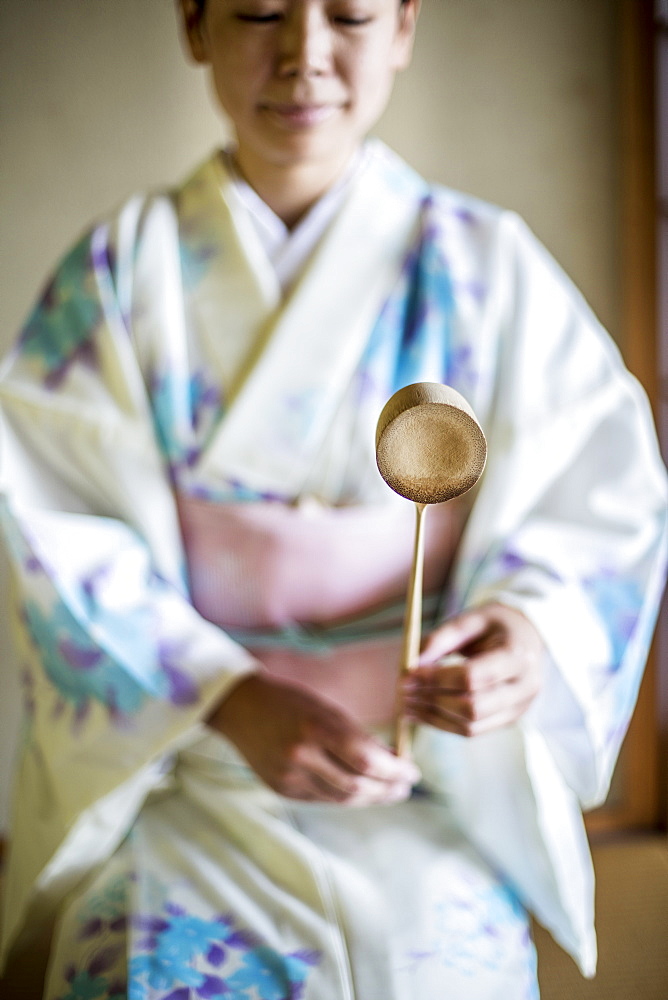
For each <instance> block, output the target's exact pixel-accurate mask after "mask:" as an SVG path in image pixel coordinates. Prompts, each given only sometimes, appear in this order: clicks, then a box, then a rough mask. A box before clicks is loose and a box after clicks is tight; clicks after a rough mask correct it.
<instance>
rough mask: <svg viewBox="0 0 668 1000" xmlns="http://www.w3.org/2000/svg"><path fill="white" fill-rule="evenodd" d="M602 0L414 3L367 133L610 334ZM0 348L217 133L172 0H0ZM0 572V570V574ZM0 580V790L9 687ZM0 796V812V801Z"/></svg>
mask: <svg viewBox="0 0 668 1000" xmlns="http://www.w3.org/2000/svg"><path fill="white" fill-rule="evenodd" d="M615 10H616V3H615V0H423V13H422V23H421V26H420V34H419V40H418V45H417V50H416V56H415V61H414V66H413V68H412V69H411V71H410V72H409V73H408V74H406V75H405V76H404V77H403V78H402V79H401V80H400V81H399V85H398V87H397V91H396V93H395V100H394V102H393V105H392V108H391V110H390V111H389V112H388V113H387V114H386V116H385V118H384V120H383V122H382V123H381V126H380V128H379V130H378V131H379V134H380V135H381V136H382V137H383V138H385V139H387V140H388V141H389V142H390V143H391V144H392V145H394V146H395V148H396V149H398V150H399V152H401V153H402V154H403V155H404V156H405V157H406V158H407V159H409V160H410V161H411V162H412V163H414V164H415V165H416V166H417V167H418V168H419V169H420V170H422V171H423V172H424V173H425V174H427V175H428V176H429V177H432V178H433V179H436V180H439V181H442V182H444V183H447V184H450V185H453V186H456V187H459V188H462V189H464V190H467V191H470V192H472V193H474V194H477V195H480V196H482V197H484V198H487V199H489V200H492V201H495V202H498V203H500V204H504V205H508V206H510V207H512V208H515V209H517V210H519V211H520V212H521V213H522V214H523V215H524V216H525V217H526V218H527V220H528V221H529V223H530V224H531V225H532V226H533V227H534V229H535V230H536V232H537V233H538V235H539V236H540V238H541V239H542V240H543V241H544V242H545V243H546V244H547V246H548V248H549V249H550V250H551V251H552V252H553V253H554V254H555V255H556V256H557V258H558V259H559V260H560V261H561V263H562V265H563V266H564V267H565V268H566V270H567V271H568V272H569V273H570V274H571V276H572V277H573V278H575V280H576V281H577V282H578V284H579V285H580V286H581V288H582V289H583V291H584V292H585V295H586V296H587V297H588V299H589V300H590V302H591V304H592V305H593V306H594V308H595V309H596V311H597V312H598V313H599V315H600V316H601V318H602V319H603V321H604V322H605V323H606V324H608V325H609V326H610V327H611V329H612V330H613V332H616V330H617V326H616V307H617V301H616V288H617V275H616V254H617V250H616V240H615V231H616V221H617V220H616V169H615V143H616V104H615V17H614V15H615ZM0 46H1V49H0V137H1V138H0V178H1V179H0V227H1V228H0V240H1V246H2V258H1V259H2V267H1V268H0V320H1V322H0V349H3V350H4V348H5V347H6V346H7V345H8V344H9V342H10V340H11V339H12V337H13V336H14V334H15V331H16V329H17V327H18V325H19V323H20V322H21V320H22V319H23V317H24V316H25V314H26V312H27V310H28V308H29V306H30V304H31V302H32V300H33V299H34V297H35V295H36V293H37V291H38V289H39V286H40V285H41V284H42V282H43V281H44V279H45V277H46V275H47V273H48V270H49V268H50V267H51V265H52V264H53V263H54V261H55V260H56V258H57V257H58V256H59V254H61V253H62V252H63V250H65V249H66V248H67V246H68V245H69V244H70V243H71V242H72V241H73V240H74V238H75V237H76V236H77V235H78V233H79V232H80V231H81V230H82V229H83V227H84V226H85V225H86V224H87V223H88V222H90V221H91V220H92V219H93V218H94V217H95V216H96V215H99V214H100V213H102V212H104V211H105V210H106V209H108V208H110V207H112V206H114V205H115V204H117V203H118V202H119V201H120V200H122V199H123V198H124V197H125V196H126V195H128V194H129V193H130V192H132V191H133V190H136V189H137V188H141V187H144V186H146V185H152V184H160V183H164V182H170V181H172V180H174V179H176V178H178V177H179V176H180V175H181V174H182V173H183V172H184V171H185V170H187V169H188V168H189V166H190V165H191V164H193V163H194V162H196V161H197V159H198V158H199V157H201V156H203V155H205V154H206V152H207V151H208V149H209V148H210V147H211V146H212V145H213V144H214V143H217V142H219V141H220V137H221V135H223V134H224V130H223V127H222V126H221V124H220V122H219V119H218V118H217V116H216V114H215V113H214V112H213V110H212V107H211V104H210V102H209V99H208V89H207V87H206V85H205V82H204V80H203V78H202V74H201V72H200V71H199V70H198V69H196V68H194V67H191V66H188V65H186V63H185V61H184V59H183V57H182V54H181V51H180V46H179V41H178V37H177V32H176V29H175V20H174V9H173V3H172V0H0ZM0 576H1V573H0ZM3 595H4V590H3V589H2V587H1V585H0V664H1V665H2V666H1V670H0V733H1V734H2V739H1V741H0V753H2V755H3V761H4V764H3V769H1V770H0V788H5V787H6V773H7V767H6V764H7V760H8V758H9V756H10V748H11V746H12V741H13V734H14V732H15V718H16V713H15V711H13V709H12V708H11V707H10V704H11V702H12V701H13V700H14V698H15V697H16V690H17V687H18V685H17V683H16V679H15V677H14V675H13V672H12V670H11V669H10V656H9V653H8V652H7V642H6V638H5V631H6V614H5V607H6V598H5V597H4V596H3ZM6 801H7V800H6V793H5V792H4V791H2V792H0V825H2V823H3V822H4V818H5V815H6V808H7V806H6Z"/></svg>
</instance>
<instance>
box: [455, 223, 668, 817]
mask: <svg viewBox="0 0 668 1000" xmlns="http://www.w3.org/2000/svg"><path fill="white" fill-rule="evenodd" d="M503 239H504V253H503V255H502V256H503V260H504V273H503V283H504V288H505V305H504V308H503V311H502V319H501V323H500V329H501V333H500V339H499V342H498V346H497V352H498V354H497V360H498V367H497V389H496V396H495V399H494V403H493V406H492V408H491V411H490V414H489V416H488V418H487V427H486V432H487V434H488V439H489V445H490V449H489V454H490V460H489V465H488V468H487V470H486V473H485V479H484V485H483V487H482V490H481V492H480V495H479V497H478V499H477V501H476V505H475V511H474V516H473V518H472V520H471V523H470V525H469V531H468V537H467V540H466V545H465V551H464V554H463V557H462V562H461V564H460V568H459V578H458V586H459V588H460V589H459V595H458V600H459V602H460V606H465V605H469V606H470V605H474V604H479V603H482V602H484V601H488V600H498V601H501V602H505V603H508V604H511V605H513V606H515V607H517V608H519V609H520V610H521V611H523V612H524V613H525V614H526V615H527V617H528V618H529V619H530V620H531V621H532V622H533V623H534V624H535V626H536V628H537V629H538V631H539V633H540V634H541V635H542V637H543V639H544V641H545V644H546V646H547V649H548V651H549V654H550V663H549V665H548V668H547V677H546V683H545V685H544V689H543V692H542V694H541V695H540V697H539V698H538V700H537V702H536V703H535V704H534V706H533V708H532V709H531V711H530V712H529V713H528V715H527V716H526V719H525V723H526V725H527V726H529V727H533V728H536V729H538V730H539V731H540V732H541V734H542V736H543V737H544V738H545V740H546V742H547V744H548V746H549V748H550V752H551V753H552V755H553V757H554V759H555V761H556V763H557V765H558V766H559V768H560V770H561V772H562V774H563V776H564V778H565V780H566V782H567V784H568V785H569V786H570V788H571V789H573V791H574V792H575V793H576V795H577V797H578V798H579V800H580V801H581V803H582V804H583V806H584V807H585V808H589V807H592V806H595V805H597V804H599V803H600V802H601V801H602V800H603V799H604V798H605V795H606V792H607V789H608V785H609V781H610V777H611V774H612V770H613V768H614V764H615V761H616V758H617V754H618V751H619V747H620V744H621V741H622V738H623V736H624V733H625V732H626V728H627V726H628V723H629V719H630V716H631V713H632V711H633V707H634V704H635V699H636V695H637V691H638V687H639V684H640V680H641V677H642V672H643V668H644V664H645V660H646V656H647V652H648V647H649V642H650V639H651V636H652V631H653V628H654V624H655V620H656V615H657V611H658V607H659V601H660V597H661V593H662V589H663V585H664V580H665V567H666V478H665V469H664V466H663V462H662V460H661V457H660V454H659V450H658V446H657V441H656V435H655V432H654V427H653V421H652V415H651V412H650V408H649V405H648V402H647V399H646V397H645V394H644V392H643V390H642V388H641V386H640V385H639V383H638V382H637V381H636V380H635V379H634V378H633V377H632V376H631V375H630V373H629V372H628V371H627V370H626V368H625V367H624V364H623V362H622V360H621V357H620V354H619V351H618V350H617V348H616V346H615V345H614V343H613V342H612V341H611V339H610V338H609V336H608V335H607V333H606V332H605V331H604V330H603V329H602V328H601V327H600V325H599V323H598V322H597V320H596V319H595V317H594V316H593V314H592V312H591V310H590V309H589V307H588V306H587V304H586V303H585V301H584V300H583V298H582V296H581V295H580V293H579V292H578V291H577V290H576V289H575V288H574V287H573V285H572V284H571V282H570V281H569V279H568V278H567V277H566V276H565V275H564V273H563V272H562V271H561V270H560V269H559V267H558V266H557V265H556V263H555V262H554V261H553V260H552V258H551V257H550V256H549V254H548V253H547V252H546V251H545V249H544V248H543V247H542V246H541V245H540V244H539V243H538V241H537V240H536V239H535V238H534V236H533V235H532V234H531V233H530V232H529V230H528V229H527V227H526V226H525V225H524V224H523V223H522V222H521V221H520V220H519V219H517V218H516V217H515V216H513V215H509V216H508V217H507V218H506V220H505V228H504V235H503Z"/></svg>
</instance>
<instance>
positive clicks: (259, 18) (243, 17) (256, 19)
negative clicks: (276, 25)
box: [237, 14, 280, 24]
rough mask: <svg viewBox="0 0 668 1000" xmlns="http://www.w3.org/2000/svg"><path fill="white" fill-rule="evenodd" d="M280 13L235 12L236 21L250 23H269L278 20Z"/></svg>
mask: <svg viewBox="0 0 668 1000" xmlns="http://www.w3.org/2000/svg"><path fill="white" fill-rule="evenodd" d="M279 17H280V14H237V20H238V21H250V22H251V23H252V24H269V23H270V22H271V21H278V19H279Z"/></svg>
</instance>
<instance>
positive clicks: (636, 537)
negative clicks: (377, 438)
mask: <svg viewBox="0 0 668 1000" xmlns="http://www.w3.org/2000/svg"><path fill="white" fill-rule="evenodd" d="M181 12H182V17H183V24H184V29H185V34H186V38H187V42H188V45H189V48H190V52H191V54H192V56H193V57H194V58H195V60H197V61H198V62H200V63H202V64H204V65H206V66H208V67H210V71H211V73H212V76H213V81H214V84H215V89H216V93H217V95H218V99H219V101H220V104H221V107H222V108H223V110H224V111H225V112H226V114H227V115H228V116H229V118H230V120H231V122H232V123H233V125H234V130H235V134H236V142H235V145H234V148H233V149H231V150H227V151H225V152H223V153H217V154H215V155H214V156H213V157H211V159H210V160H208V161H207V162H206V163H205V164H204V165H203V166H202V167H200V168H199V169H198V170H197V171H196V172H195V173H194V174H193V175H192V176H191V177H190V178H188V180H187V181H186V182H185V183H184V184H183V186H181V187H180V188H179V189H178V190H175V191H172V192H168V193H157V194H151V195H148V196H142V197H137V198H133V199H131V200H130V201H129V202H128V203H127V204H126V205H125V206H123V208H122V209H121V210H120V211H119V212H118V213H117V214H115V215H114V216H113V217H112V218H110V219H109V220H108V222H106V223H104V224H102V225H99V226H96V227H95V228H94V229H93V230H92V232H91V233H90V234H88V235H87V236H86V237H85V238H84V240H83V241H82V242H81V243H80V244H79V245H78V246H77V247H75V249H74V250H73V251H72V252H71V253H70V254H69V255H68V256H67V257H66V259H65V260H64V262H63V263H62V264H61V266H60V268H59V270H58V272H57V274H56V276H55V278H54V280H53V282H52V283H51V284H50V286H49V288H48V289H47V291H46V293H45V295H44V297H43V299H42V301H41V303H40V305H39V306H38V307H37V308H36V310H35V312H34V313H33V315H32V317H31V319H30V320H29V322H28V324H27V326H26V328H25V330H24V332H23V334H22V336H21V339H20V341H19V343H18V345H17V347H16V350H15V351H14V352H13V354H12V355H11V357H10V358H9V359H8V360H7V362H6V365H5V369H4V374H3V380H2V386H1V394H0V399H1V401H2V407H3V476H4V482H5V484H6V486H5V497H4V502H3V508H2V518H3V526H4V534H5V538H6V541H7V546H8V549H9V551H10V555H11V558H12V561H13V566H14V569H15V576H16V582H17V589H18V594H19V598H18V607H19V611H20V614H19V616H18V617H19V619H20V620H19V623H18V624H19V629H18V641H19V649H20V653H21V662H22V663H23V665H24V674H25V678H26V690H27V698H26V701H27V707H28V709H29V712H28V724H27V727H26V737H25V741H24V747H23V753H22V760H21V764H20V771H19V775H18V778H17V781H18V786H17V787H18V788H19V790H20V794H19V795H18V796H17V803H16V808H15V815H14V821H13V833H12V851H11V858H10V870H9V874H8V879H7V883H8V884H7V889H6V898H7V904H6V916H5V920H4V927H3V932H4V936H5V940H6V942H7V945H10V944H11V942H12V940H14V939H15V938H16V937H17V935H19V934H20V933H21V927H22V926H24V925H25V926H27V927H30V925H31V923H32V921H33V920H34V918H35V915H37V914H43V913H44V912H47V911H49V910H53V911H55V912H57V914H58V922H57V926H56V932H55V935H54V946H53V954H52V959H51V963H50V968H49V974H48V979H47V987H46V992H45V996H46V997H47V998H48V1000H55V998H65V997H67V998H70V1000H71V998H73V997H84V996H85V997H88V998H96V997H116V998H120V997H125V996H128V997H130V998H133V1000H134V998H139V997H142V998H144V997H151V998H158V997H159V998H161V1000H166V998H170V1000H176V998H179V1000H180V998H185V997H191V996H199V997H210V996H227V997H230V996H233V997H252V998H255V1000H257V998H262V1000H267V998H270V997H271V998H277V1000H279V998H289V997H290V998H293V997H298V996H302V997H305V998H318V1000H329V998H331V1000H335V998H336V1000H341V998H348V997H349V998H352V997H356V998H362V1000H372V998H375V997H378V998H383V1000H386V998H391V997H397V998H401V1000H408V998H411V997H415V998H418V997H419V998H420V1000H429V998H432V997H433V998H436V997H441V996H446V995H452V996H456V997H459V998H462V1000H466V998H478V997H480V998H483V997H498V996H503V997H509V998H511V997H517V998H520V997H530V996H535V995H536V994H537V986H536V975H535V956H534V952H533V947H532V945H531V941H530V937H529V934H528V917H527V912H526V911H527V909H530V910H532V911H533V912H534V913H535V914H536V915H537V916H538V918H539V919H540V920H541V921H542V922H544V923H545V924H546V926H548V927H549V928H550V929H551V930H552V932H553V933H554V934H555V936H556V937H557V939H558V940H559V941H560V942H561V943H562V944H563V945H564V946H565V947H566V948H567V949H568V950H570V951H571V953H572V954H573V955H574V956H575V957H576V959H577V960H578V961H579V962H580V965H581V967H582V968H583V971H584V972H585V973H586V974H591V973H592V972H593V968H594V963H595V945H594V940H593V931H592V915H591V897H592V884H591V872H590V867H589V862H588V855H587V850H586V840H585V837H584V834H583V829H582V823H581V819H580V806H581V805H584V806H590V805H592V804H594V803H596V802H598V801H600V800H601V799H602V797H603V796H604V795H605V789H606V787H607V782H608V781H609V776H610V772H611V769H612V767H613V764H614V759H615V756H616V753H617V750H618V747H619V743H620V740H621V738H622V735H623V732H624V729H625V727H626V724H627V722H628V718H629V715H630V712H631V709H632V705H633V702H634V698H635V693H636V691H637V686H638V683H639V677H640V673H641V670H642V663H643V660H644V656H645V653H646V648H647V644H648V641H649V637H650V634H651V629H652V626H653V622H654V616H655V614H656V606H657V602H658V597H659V593H660V590H661V586H662V573H663V566H664V562H665V556H664V550H665V509H666V508H665V482H664V474H663V469H662V466H661V463H660V460H659V458H658V454H657V449H656V442H655V440H654V436H653V431H652V429H651V421H650V419H649V415H648V410H647V405H646V402H645V400H644V397H643V395H642V393H641V391H640V390H639V388H638V386H637V385H636V384H635V382H634V381H633V380H632V379H631V378H630V376H629V375H628V373H627V372H625V370H624V369H623V366H622V364H621V362H620V359H619V357H618V354H617V352H616V350H615V349H614V348H613V346H612V345H611V343H610V341H609V340H608V339H607V337H606V336H605V334H603V332H602V331H601V330H600V329H599V327H598V325H597V323H596V321H595V320H594V319H593V317H592V316H591V315H590V313H589V312H588V310H587V308H586V307H585V305H584V304H583V302H582V300H581V298H580V297H579V296H578V294H577V293H576V292H575V291H574V289H573V288H572V287H571V286H570V285H569V283H568V281H567V280H566V279H565V277H564V276H563V275H562V274H561V272H560V271H559V270H558V269H557V268H556V265H554V263H553V262H552V261H551V260H550V259H549V258H548V256H547V255H546V254H545V252H544V250H543V249H542V248H541V247H540V246H538V245H537V244H536V242H535V240H534V239H533V237H532V236H531V235H530V234H529V233H528V232H527V230H526V229H525V227H524V226H523V225H522V223H521V222H520V221H519V220H518V219H517V218H516V217H514V216H513V215H511V214H510V213H505V212H501V211H499V210H497V209H495V208H493V207H491V206H488V205H485V204H482V203H480V202H478V201H475V200H474V199H470V198H465V197H463V196H460V195H458V194H456V193H454V192H450V191H446V190H443V189H439V188H434V187H432V186H430V185H428V184H427V183H426V182H425V181H423V180H422V179H421V178H420V177H418V176H417V175H416V174H414V173H413V171H412V170H410V168H408V167H407V166H406V165H405V164H404V163H402V162H401V161H399V160H398V159H397V158H396V157H395V156H394V155H393V154H391V153H390V152H389V151H388V150H386V149H385V148H384V147H382V146H380V144H377V143H373V142H367V141H366V135H367V133H368V132H369V130H370V129H371V128H372V126H373V125H374V123H375V122H376V120H377V118H378V116H379V115H380V113H381V111H382V110H383V108H384V106H385V103H386V100H387V99H388V96H389V93H390V90H391V85H392V80H393V77H394V74H395V73H396V72H397V71H399V70H401V69H403V68H404V67H405V66H406V65H407V64H408V62H409V60H410V55H411V48H412V40H413V33H414V29H415V23H416V19H417V14H418V3H417V0H404V2H402V3H398V2H397V0H206V2H204V3H199V2H196V0H181ZM422 380H429V381H439V382H447V383H449V384H451V385H453V386H454V387H455V388H456V389H458V390H459V391H460V392H461V393H462V394H463V395H464V396H465V397H466V398H467V399H468V400H469V402H470V403H471V404H472V406H473V407H474V409H475V411H476V413H477V416H478V418H479V419H480V421H481V423H482V425H483V427H484V429H485V432H486V435H487V438H488V443H489V461H488V466H487V470H486V472H485V475H484V479H483V481H482V483H481V485H480V488H479V490H478V491H477V492H476V493H475V496H474V497H471V496H470V495H467V497H466V498H464V499H463V500H462V501H460V502H457V503H455V504H447V505H443V506H442V507H439V508H434V509H433V511H431V512H430V515H431V514H433V517H431V516H430V523H431V527H432V531H431V536H430V538H429V540H428V558H427V568H426V582H427V590H428V592H429V598H428V600H427V601H426V602H425V605H426V622H425V630H426V633H427V638H426V641H425V644H424V647H423V650H422V654H421V659H420V667H419V669H417V670H416V671H415V672H414V674H413V675H412V676H411V678H410V680H409V681H407V682H406V683H405V684H404V686H403V688H402V691H401V698H402V704H403V710H404V711H405V712H406V714H407V715H408V716H409V718H410V719H411V720H412V721H413V722H415V723H416V739H415V748H414V762H410V761H407V760H404V759H400V758H398V757H397V756H395V755H394V754H393V753H392V751H391V748H390V746H389V743H388V739H389V728H388V727H389V726H390V724H391V721H392V717H393V714H394V709H395V702H396V681H395V675H396V663H397V659H398V648H399V642H400V630H401V600H402V595H403V591H404V589H405V581H406V577H407V571H408V565H409V562H410V547H411V541H412V510H411V509H410V508H411V505H410V504H408V503H406V502H405V501H403V500H401V499H400V498H397V497H395V496H394V495H393V494H391V493H390V491H389V490H388V488H387V487H386V486H385V484H384V483H383V482H382V480H381V479H380V476H379V475H378V472H377V469H376V466H375V460H374V429H375V423H376V420H377V417H378V414H379V412H380V409H381V408H382V405H383V403H384V402H385V400H386V399H387V397H388V396H389V395H391V393H392V392H393V391H395V390H396V389H397V388H399V387H400V386H402V385H405V384H408V383H411V382H415V381H422ZM449 653H457V654H459V655H458V657H457V659H456V661H455V662H454V664H453V662H452V660H446V659H445V657H446V656H447V654H449Z"/></svg>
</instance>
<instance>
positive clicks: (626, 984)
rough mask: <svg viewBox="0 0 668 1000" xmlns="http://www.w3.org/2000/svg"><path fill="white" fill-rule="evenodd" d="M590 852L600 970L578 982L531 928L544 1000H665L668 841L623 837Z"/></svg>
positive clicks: (569, 967)
mask: <svg viewBox="0 0 668 1000" xmlns="http://www.w3.org/2000/svg"><path fill="white" fill-rule="evenodd" d="M593 853H594V867H595V869H596V877H597V890H596V910H597V918H596V922H597V927H598V951H599V961H598V972H597V974H596V976H595V978H594V979H592V980H586V979H583V978H582V976H581V975H580V973H579V972H578V970H577V968H576V967H575V965H574V964H573V962H572V961H571V960H570V959H569V958H568V957H567V956H566V955H565V954H564V953H563V952H562V951H561V949H560V948H558V947H557V946H556V945H555V944H554V942H553V941H552V939H551V938H550V937H549V936H548V935H547V934H546V933H545V931H543V930H542V929H541V928H536V942H537V945H538V956H539V958H538V973H539V978H540V983H541V1000H668V838H666V837H665V836H663V837H651V838H648V837H637V838H632V839H630V838H626V839H624V840H623V841H619V842H615V843H602V844H598V845H596V846H594V851H593ZM500 1000H501V998H500Z"/></svg>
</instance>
